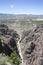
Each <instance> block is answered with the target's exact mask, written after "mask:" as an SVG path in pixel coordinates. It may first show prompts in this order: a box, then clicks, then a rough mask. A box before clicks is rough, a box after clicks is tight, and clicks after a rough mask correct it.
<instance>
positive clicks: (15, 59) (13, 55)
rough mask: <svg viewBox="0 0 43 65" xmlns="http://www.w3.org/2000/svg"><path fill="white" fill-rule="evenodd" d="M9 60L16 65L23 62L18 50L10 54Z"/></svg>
mask: <svg viewBox="0 0 43 65" xmlns="http://www.w3.org/2000/svg"><path fill="white" fill-rule="evenodd" d="M8 61H9V62H10V63H13V64H15V65H19V64H20V63H21V61H20V57H19V55H17V53H16V52H13V53H11V55H10V57H9V59H8Z"/></svg>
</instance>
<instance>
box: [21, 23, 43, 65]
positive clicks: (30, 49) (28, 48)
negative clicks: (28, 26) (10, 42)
mask: <svg viewBox="0 0 43 65" xmlns="http://www.w3.org/2000/svg"><path fill="white" fill-rule="evenodd" d="M20 44H21V52H22V56H23V63H24V64H23V65H43V24H40V25H37V26H36V27H35V28H33V29H32V30H30V31H24V32H23V34H22V38H21V40H20Z"/></svg>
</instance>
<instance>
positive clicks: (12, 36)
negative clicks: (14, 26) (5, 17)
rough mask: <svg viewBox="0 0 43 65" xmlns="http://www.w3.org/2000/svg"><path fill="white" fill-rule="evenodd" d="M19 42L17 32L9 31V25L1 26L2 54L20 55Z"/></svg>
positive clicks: (0, 43)
mask: <svg viewBox="0 0 43 65" xmlns="http://www.w3.org/2000/svg"><path fill="white" fill-rule="evenodd" d="M18 40H19V35H18V34H17V32H16V31H14V30H11V29H9V28H8V26H7V25H4V24H1V25H0V53H2V54H5V55H10V54H11V52H13V51H16V52H17V53H18V49H17V42H18ZM18 54H19V53H18Z"/></svg>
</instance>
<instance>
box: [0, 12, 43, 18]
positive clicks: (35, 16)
mask: <svg viewBox="0 0 43 65" xmlns="http://www.w3.org/2000/svg"><path fill="white" fill-rule="evenodd" d="M24 18H25V19H37V18H39V19H40V18H41V19H43V15H31V14H29V15H27V14H3V13H0V19H24Z"/></svg>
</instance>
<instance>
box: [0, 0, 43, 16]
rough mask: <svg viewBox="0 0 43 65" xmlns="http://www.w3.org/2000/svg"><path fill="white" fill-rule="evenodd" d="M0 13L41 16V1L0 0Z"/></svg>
mask: <svg viewBox="0 0 43 65" xmlns="http://www.w3.org/2000/svg"><path fill="white" fill-rule="evenodd" d="M0 13H7V14H36V15H37V14H39V15H40V14H43V0H0Z"/></svg>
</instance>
